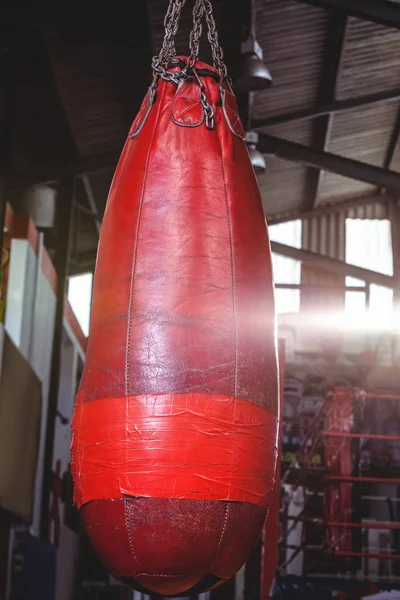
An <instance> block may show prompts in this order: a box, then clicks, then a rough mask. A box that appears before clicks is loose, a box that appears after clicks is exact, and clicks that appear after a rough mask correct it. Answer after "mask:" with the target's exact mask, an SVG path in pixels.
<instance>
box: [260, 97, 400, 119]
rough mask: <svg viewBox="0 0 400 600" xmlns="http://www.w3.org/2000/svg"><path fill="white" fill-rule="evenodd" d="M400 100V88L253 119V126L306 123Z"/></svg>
mask: <svg viewBox="0 0 400 600" xmlns="http://www.w3.org/2000/svg"><path fill="white" fill-rule="evenodd" d="M399 99H400V88H395V89H393V90H386V91H383V92H378V93H376V94H369V95H367V96H359V97H356V98H349V99H348V100H336V101H335V102H330V103H326V104H321V106H314V107H311V108H303V109H300V110H295V111H291V112H289V113H283V114H281V115H276V116H273V117H265V118H263V119H253V120H252V122H251V126H252V127H253V128H254V129H257V128H258V129H259V128H261V127H272V126H274V125H281V124H283V123H293V122H295V121H306V120H308V119H314V118H315V117H321V116H323V115H330V114H338V113H341V112H345V111H347V110H353V109H354V108H363V107H364V106H371V105H373V104H384V103H386V102H392V101H393V100H399Z"/></svg>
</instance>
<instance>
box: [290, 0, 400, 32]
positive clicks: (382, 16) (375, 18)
mask: <svg viewBox="0 0 400 600" xmlns="http://www.w3.org/2000/svg"><path fill="white" fill-rule="evenodd" d="M297 2H303V3H306V4H311V5H312V6H317V7H318V8H325V9H328V10H335V9H336V10H341V11H343V12H344V13H346V14H347V15H349V16H352V17H357V18H358V19H363V20H364V21H371V22H373V23H377V24H378V25H384V26H385V27H394V28H395V29H400V5H399V4H397V3H396V2H391V1H390V0H297Z"/></svg>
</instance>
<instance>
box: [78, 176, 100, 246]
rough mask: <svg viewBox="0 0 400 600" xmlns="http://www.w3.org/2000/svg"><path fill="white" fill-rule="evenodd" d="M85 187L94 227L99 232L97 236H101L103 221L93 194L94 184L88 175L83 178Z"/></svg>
mask: <svg viewBox="0 0 400 600" xmlns="http://www.w3.org/2000/svg"><path fill="white" fill-rule="evenodd" d="M82 183H83V187H84V188H85V192H86V197H87V200H88V203H89V206H90V210H91V213H92V216H93V221H94V226H95V228H96V231H97V235H100V230H101V219H100V216H99V211H98V210H97V203H96V199H95V197H94V194H93V189H92V184H91V183H90V179H89V176H88V175H83V176H82Z"/></svg>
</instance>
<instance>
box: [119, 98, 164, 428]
mask: <svg viewBox="0 0 400 600" xmlns="http://www.w3.org/2000/svg"><path fill="white" fill-rule="evenodd" d="M164 95H165V87H164V89H163V93H162V98H161V100H160V102H159V104H158V113H157V117H156V119H155V122H154V128H153V133H152V136H151V140H150V144H149V150H148V153H147V158H146V166H145V169H144V176H143V183H142V193H141V197H140V204H139V211H138V217H137V224H136V232H135V247H134V250H133V257H132V270H131V281H130V290H129V307H128V326H127V330H126V351H125V394H126V395H127V396H129V395H130V393H129V389H130V388H129V363H130V350H131V348H130V337H131V317H132V300H133V280H134V274H135V268H136V259H137V250H138V236H139V226H140V220H141V217H142V210H143V200H144V191H145V188H146V181H147V175H148V170H149V162H150V154H151V150H152V147H153V142H154V137H155V133H156V129H157V125H158V119H159V117H160V110H161V106H162V102H163V100H164ZM128 406H129V403H128V402H127V403H126V410H127V411H128ZM127 422H128V421H127Z"/></svg>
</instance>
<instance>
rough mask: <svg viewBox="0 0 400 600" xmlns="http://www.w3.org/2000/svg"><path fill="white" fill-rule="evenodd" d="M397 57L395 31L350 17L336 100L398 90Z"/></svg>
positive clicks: (399, 46) (399, 70) (399, 68)
mask: <svg viewBox="0 0 400 600" xmlns="http://www.w3.org/2000/svg"><path fill="white" fill-rule="evenodd" d="M399 56H400V35H399V32H398V30H396V29H392V28H389V27H383V26H381V25H376V24H375V23H370V22H368V21H361V20H360V19H355V18H353V17H350V18H349V27H348V34H347V39H346V47H345V52H344V58H343V71H342V77H341V80H340V82H339V85H338V94H337V96H338V99H341V100H343V99H345V98H354V97H357V96H362V95H363V94H372V93H374V92H379V91H382V90H390V89H393V88H396V87H398V85H399V82H400V60H399Z"/></svg>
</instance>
